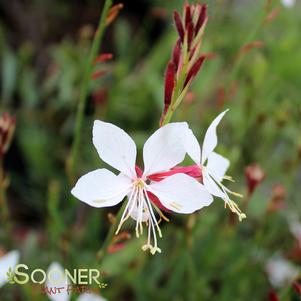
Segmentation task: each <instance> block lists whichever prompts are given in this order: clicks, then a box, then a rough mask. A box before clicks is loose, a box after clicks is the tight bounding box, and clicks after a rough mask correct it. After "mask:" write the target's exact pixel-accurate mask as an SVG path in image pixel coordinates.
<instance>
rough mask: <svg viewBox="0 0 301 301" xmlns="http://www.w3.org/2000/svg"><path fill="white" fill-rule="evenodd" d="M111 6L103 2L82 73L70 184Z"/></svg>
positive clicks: (70, 160)
mask: <svg viewBox="0 0 301 301" xmlns="http://www.w3.org/2000/svg"><path fill="white" fill-rule="evenodd" d="M111 5H112V0H106V1H105V4H104V7H103V10H102V14H101V17H100V20H99V23H98V28H97V30H96V33H95V37H94V40H93V43H92V46H91V51H90V55H89V58H88V62H87V66H86V70H85V72H84V77H83V82H82V86H81V90H80V98H79V103H78V107H77V113H76V120H75V132H74V140H73V144H72V148H71V155H70V158H69V160H68V162H67V174H68V176H69V179H70V182H74V169H75V162H76V161H77V158H78V153H79V146H80V143H81V132H82V128H83V119H84V110H85V106H86V102H87V97H88V93H89V84H90V80H91V75H92V72H93V69H94V62H95V59H96V57H97V55H98V52H99V49H100V46H101V40H102V37H103V35H104V31H105V29H106V26H107V18H108V16H109V13H110V8H111Z"/></svg>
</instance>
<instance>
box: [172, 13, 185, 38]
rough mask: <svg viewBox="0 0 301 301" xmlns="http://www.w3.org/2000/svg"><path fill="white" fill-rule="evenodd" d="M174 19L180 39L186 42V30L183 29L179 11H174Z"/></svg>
mask: <svg viewBox="0 0 301 301" xmlns="http://www.w3.org/2000/svg"><path fill="white" fill-rule="evenodd" d="M173 18H174V21H175V25H176V27H177V31H178V33H179V36H180V39H181V41H182V42H183V41H184V28H183V24H182V20H181V17H180V15H179V13H178V12H177V11H174V13H173Z"/></svg>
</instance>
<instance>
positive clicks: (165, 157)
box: [71, 121, 212, 254]
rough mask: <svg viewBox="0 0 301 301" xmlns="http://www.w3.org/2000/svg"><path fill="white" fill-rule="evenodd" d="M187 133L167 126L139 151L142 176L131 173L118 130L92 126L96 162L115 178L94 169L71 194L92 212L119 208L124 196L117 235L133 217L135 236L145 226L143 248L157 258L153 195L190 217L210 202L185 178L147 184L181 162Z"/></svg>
mask: <svg viewBox="0 0 301 301" xmlns="http://www.w3.org/2000/svg"><path fill="white" fill-rule="evenodd" d="M187 130H188V125H187V123H185V122H181V123H170V124H167V125H165V126H163V127H161V128H160V129H158V130H157V131H156V132H155V133H154V134H153V135H152V136H151V137H149V139H148V140H147V141H146V143H145V144H144V147H143V161H144V172H143V174H141V175H138V174H137V172H136V170H135V162H136V155H137V150H136V145H135V143H134V141H133V140H132V138H131V137H130V136H129V135H128V134H127V133H125V132H124V131H123V130H122V129H120V128H119V127H117V126H115V125H113V124H111V123H106V122H102V121H95V122H94V127H93V143H94V146H95V147H96V150H97V152H98V154H99V156H100V158H101V159H102V160H103V161H104V162H106V163H107V164H109V165H111V166H112V167H114V168H115V169H117V170H118V171H120V173H119V175H115V174H114V173H112V172H111V171H109V170H107V169H97V170H95V171H92V172H90V173H88V174H86V175H84V176H82V177H81V178H80V179H79V180H78V182H77V183H76V185H75V187H74V188H73V189H72V191H71V193H72V194H73V195H74V196H75V197H77V198H78V199H79V200H81V201H82V202H85V203H87V204H89V205H90V206H93V207H108V206H114V205H116V204H118V203H120V202H121V201H122V200H123V198H124V197H125V196H126V195H127V196H128V201H127V204H126V208H125V210H124V212H123V215H122V217H121V220H120V223H119V226H118V229H117V232H116V234H117V233H118V232H119V230H120V228H121V226H122V224H123V223H124V222H125V221H126V220H127V219H128V218H129V217H132V218H133V219H134V220H136V236H137V237H139V236H140V235H141V234H142V232H143V223H144V222H145V223H146V224H147V225H148V241H147V244H146V245H144V246H143V247H142V249H143V250H150V252H151V253H152V254H155V253H156V252H161V250H160V248H159V247H158V244H157V236H156V233H158V234H159V236H160V237H161V236H162V234H161V230H160V227H159V222H158V220H157V217H156V213H157V214H158V215H159V216H160V217H163V218H164V215H163V213H162V212H161V210H160V209H159V208H158V207H157V206H156V205H155V204H154V203H152V202H151V200H150V197H149V193H152V194H154V195H155V196H156V197H158V199H159V200H160V202H161V204H162V205H163V206H164V207H165V208H167V209H169V210H171V211H174V212H177V213H184V214H188V213H192V212H194V211H196V210H198V209H200V208H202V207H204V206H208V205H209V204H210V203H211V202H212V197H211V195H210V194H209V193H208V192H207V191H206V190H205V188H204V186H203V185H201V184H200V183H198V182H197V181H196V180H195V179H193V178H191V177H189V176H187V175H185V174H180V173H179V174H175V175H172V176H169V177H167V178H165V179H164V180H162V181H160V182H151V181H150V179H149V178H148V177H149V176H151V175H152V174H155V173H160V172H164V171H168V170H170V169H171V168H173V167H174V166H176V165H177V164H179V163H180V162H182V161H183V159H184V157H185V153H186V150H185V148H184V147H183V137H185V133H186V132H187Z"/></svg>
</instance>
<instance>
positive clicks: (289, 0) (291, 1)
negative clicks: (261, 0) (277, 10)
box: [281, 0, 296, 8]
mask: <svg viewBox="0 0 301 301" xmlns="http://www.w3.org/2000/svg"><path fill="white" fill-rule="evenodd" d="M281 2H282V4H283V5H284V6H285V7H288V8H291V7H293V6H294V5H295V3H296V0H281Z"/></svg>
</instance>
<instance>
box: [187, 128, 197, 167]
mask: <svg viewBox="0 0 301 301" xmlns="http://www.w3.org/2000/svg"><path fill="white" fill-rule="evenodd" d="M184 143H185V144H184V146H185V148H186V152H187V154H188V156H189V157H190V158H191V159H192V160H193V161H194V162H195V163H196V164H200V163H201V147H200V144H199V142H198V140H197V139H196V137H195V136H194V134H193V132H192V130H191V129H188V130H187V135H186V139H185V142H184Z"/></svg>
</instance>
